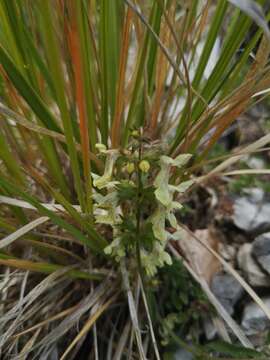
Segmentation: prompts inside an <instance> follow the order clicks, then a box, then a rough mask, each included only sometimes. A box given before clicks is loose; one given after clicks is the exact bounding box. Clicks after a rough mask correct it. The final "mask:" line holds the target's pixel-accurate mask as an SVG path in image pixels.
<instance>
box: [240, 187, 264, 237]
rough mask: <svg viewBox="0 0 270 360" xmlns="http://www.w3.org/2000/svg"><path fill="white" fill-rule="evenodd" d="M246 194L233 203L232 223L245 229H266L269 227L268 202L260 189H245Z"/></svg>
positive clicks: (261, 230)
mask: <svg viewBox="0 0 270 360" xmlns="http://www.w3.org/2000/svg"><path fill="white" fill-rule="evenodd" d="M245 192H246V193H247V195H246V196H242V197H239V198H237V199H236V200H235V203H234V214H233V222H234V224H235V225H236V226H237V227H238V228H240V229H242V230H245V231H248V232H252V231H260V232H263V231H267V230H268V229H270V203H269V202H267V201H265V200H264V193H263V191H262V190H261V189H254V188H252V189H246V191H245Z"/></svg>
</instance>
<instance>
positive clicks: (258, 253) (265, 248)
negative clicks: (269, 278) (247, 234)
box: [252, 232, 270, 274]
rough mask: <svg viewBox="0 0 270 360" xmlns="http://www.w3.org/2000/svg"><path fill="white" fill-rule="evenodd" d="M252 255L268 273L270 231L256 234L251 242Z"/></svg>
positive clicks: (269, 264)
mask: <svg viewBox="0 0 270 360" xmlns="http://www.w3.org/2000/svg"><path fill="white" fill-rule="evenodd" d="M252 255H253V256H254V257H255V258H256V260H257V261H258V263H259V264H260V265H261V266H262V268H263V269H264V270H265V271H267V272H268V274H270V232H268V233H264V234H262V235H260V236H257V237H256V238H255V240H254V242H253V248H252Z"/></svg>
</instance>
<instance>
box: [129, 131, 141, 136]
mask: <svg viewBox="0 0 270 360" xmlns="http://www.w3.org/2000/svg"><path fill="white" fill-rule="evenodd" d="M131 136H133V137H138V136H139V131H138V130H133V131H132V132H131Z"/></svg>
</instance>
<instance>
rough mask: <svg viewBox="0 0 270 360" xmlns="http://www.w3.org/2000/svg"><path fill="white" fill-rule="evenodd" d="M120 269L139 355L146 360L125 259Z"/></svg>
mask: <svg viewBox="0 0 270 360" xmlns="http://www.w3.org/2000/svg"><path fill="white" fill-rule="evenodd" d="M120 268H121V273H122V278H123V285H124V289H125V291H126V294H127V298H128V306H129V312H130V317H131V321H132V325H133V329H134V332H135V337H136V341H137V346H138V351H139V355H140V358H141V359H143V360H146V356H145V353H144V348H143V343H142V337H141V331H140V328H139V320H138V316H137V310H136V306H135V300H134V297H133V294H132V291H131V288H130V283H129V278H128V276H129V275H128V272H127V269H126V264H125V260H124V259H122V260H121V262H120Z"/></svg>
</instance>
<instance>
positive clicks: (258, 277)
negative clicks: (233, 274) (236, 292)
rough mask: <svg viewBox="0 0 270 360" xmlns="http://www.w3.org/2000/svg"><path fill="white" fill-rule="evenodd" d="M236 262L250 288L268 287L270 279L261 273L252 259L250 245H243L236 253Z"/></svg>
mask: <svg viewBox="0 0 270 360" xmlns="http://www.w3.org/2000/svg"><path fill="white" fill-rule="evenodd" d="M237 262H238V266H239V267H240V269H241V270H242V271H243V273H244V276H245V277H246V278H247V280H248V282H249V283H250V285H252V286H263V287H269V286H270V278H269V277H268V276H267V275H266V274H264V273H263V272H262V270H261V269H260V267H259V265H258V264H257V263H256V261H255V260H254V259H253V257H252V244H244V245H242V246H241V248H240V249H239V251H238V254H237Z"/></svg>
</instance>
